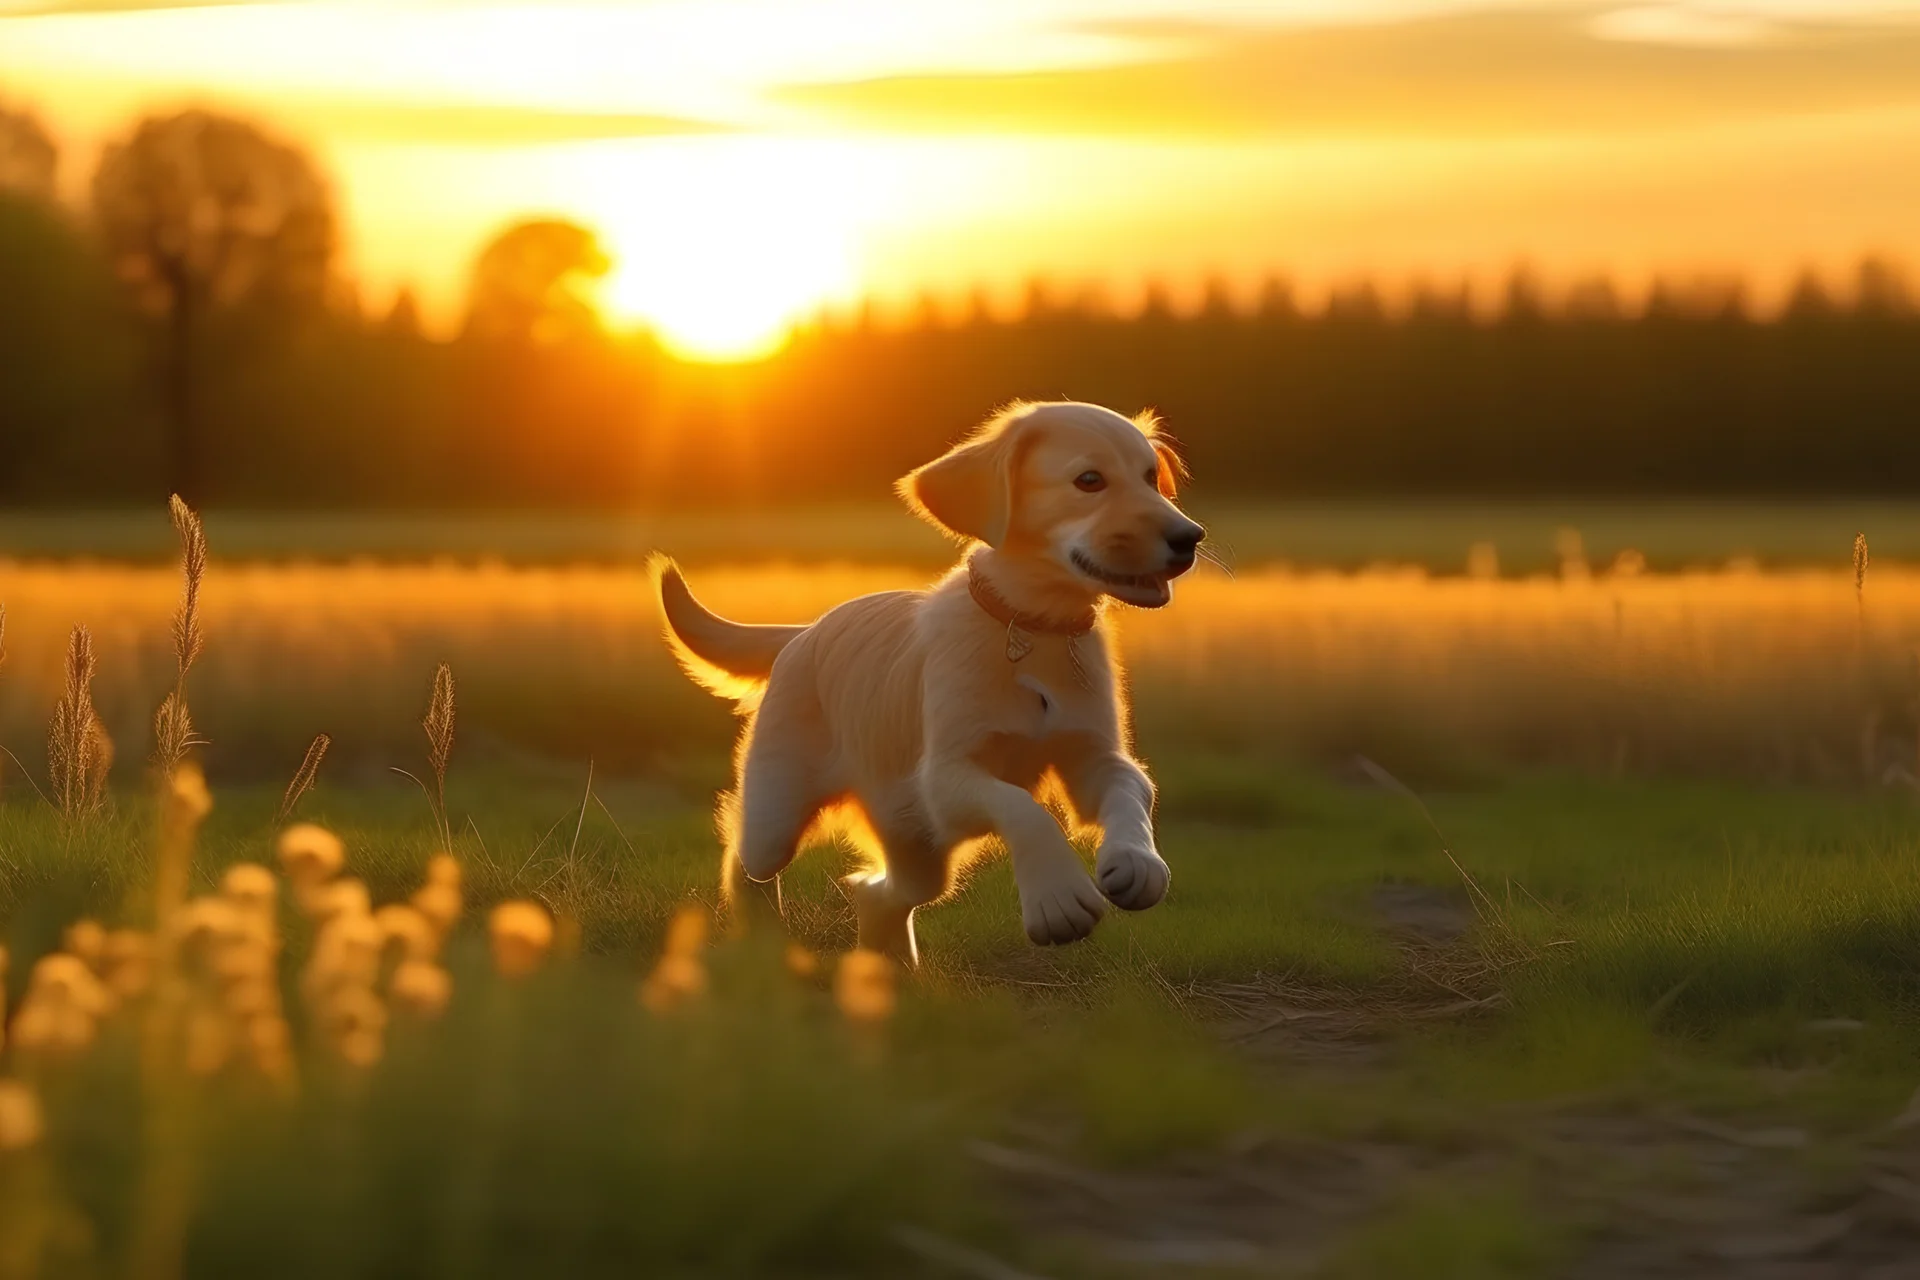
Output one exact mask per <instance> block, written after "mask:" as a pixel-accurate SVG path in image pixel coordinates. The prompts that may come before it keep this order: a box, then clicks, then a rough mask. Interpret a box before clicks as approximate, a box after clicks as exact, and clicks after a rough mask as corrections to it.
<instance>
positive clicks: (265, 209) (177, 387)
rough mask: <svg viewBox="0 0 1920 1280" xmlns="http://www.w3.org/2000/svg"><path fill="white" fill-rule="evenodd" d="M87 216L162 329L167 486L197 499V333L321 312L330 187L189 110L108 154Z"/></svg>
mask: <svg viewBox="0 0 1920 1280" xmlns="http://www.w3.org/2000/svg"><path fill="white" fill-rule="evenodd" d="M93 208H94V217H95V220H96V221H97V222H98V224H99V228H100V233H101V236H102V237H103V239H104V240H105V243H106V245H107V248H108V251H109V252H110V254H111V255H112V258H113V261H114V265H115V267H116V269H117V270H118V272H119V274H120V276H121V278H122V279H123V280H125V281H126V282H127V283H128V284H129V285H130V286H131V287H132V288H133V289H134V291H135V296H136V297H137V298H138V299H139V300H140V301H141V303H142V304H143V305H145V306H146V307H147V308H149V309H150V310H151V311H152V313H153V314H155V315H157V316H158V317H159V318H160V319H161V321H162V323H163V325H164V328H165V334H166V342H165V358H164V361H163V365H164V370H165V375H164V385H165V393H164V400H165V405H166V420H167V433H168V455H169V457H168V469H169V471H170V473H171V474H170V475H169V476H168V483H169V484H170V485H171V487H172V488H173V490H174V491H175V492H177V493H180V494H182V495H183V496H185V497H187V498H188V499H189V500H190V501H201V500H204V497H205V494H204V492H203V487H204V483H205V475H204V469H205V466H206V461H207V460H206V458H205V457H204V456H203V449H202V442H201V440H200V438H199V435H200V424H199V421H198V416H197V412H196V395H195V390H196V369H195V364H196V345H197V341H198V333H199V330H200V328H201V326H202V324H203V323H204V320H205V318H206V315H207V313H209V312H210V311H213V310H215V309H219V308H228V307H235V306H238V305H241V304H259V305H261V306H263V307H265V308H268V309H281V310H299V309H318V308H319V307H320V306H321V305H322V304H323V303H324V301H325V299H326V293H327V288H328V284H329V272H330V269H331V265H332V259H333V251H334V240H335V227H334V216H333V209H332V205H331V202H330V200H329V196H328V192H327V188H326V184H325V183H324V182H323V181H322V180H321V178H320V175H319V174H318V173H317V172H316V171H315V169H314V167H313V165H312V164H311V162H309V161H308V159H307V157H306V156H305V155H304V154H303V153H302V152H300V151H299V150H297V149H296V148H294V147H291V146H288V145H285V144H283V143H280V142H276V141H274V140H273V139H271V138H269V137H267V136H266V135H265V134H263V133H261V132H260V131H259V130H258V129H256V128H255V127H254V126H253V125H251V124H249V123H247V122H246V121H244V120H235V119H232V118H229V117H226V116H220V115H215V114H213V113H211V112H207V111H200V110H193V111H184V112H181V113H180V114H178V115H171V116H151V117H148V118H147V119H144V120H142V121H141V122H140V123H139V125H138V126H137V127H136V128H135V129H134V131H133V134H132V136H131V137H129V138H127V139H126V140H125V141H122V142H117V143H114V144H112V145H110V146H108V147H107V148H106V150H105V151H104V152H103V153H102V154H101V157H100V167H99V170H98V171H97V172H96V173H95V174H94V179H93Z"/></svg>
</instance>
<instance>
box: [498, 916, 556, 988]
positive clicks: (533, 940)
mask: <svg viewBox="0 0 1920 1280" xmlns="http://www.w3.org/2000/svg"><path fill="white" fill-rule="evenodd" d="M487 924H488V932H489V934H490V935H491V937H492V941H493V964H494V968H496V969H498V970H499V971H500V972H501V973H503V974H505V975H506V976H508V977H518V976H520V975H523V974H528V973H532V972H533V971H534V970H535V969H538V968H539V967H540V962H541V960H543V959H545V958H546V954H547V948H549V947H551V946H552V945H553V918H552V917H551V916H549V915H548V914H547V909H546V908H545V907H543V906H541V905H540V904H538V903H535V902H503V903H501V904H500V905H499V906H497V907H495V908H494V909H493V915H492V916H491V917H490V918H489V920H488V922H487Z"/></svg>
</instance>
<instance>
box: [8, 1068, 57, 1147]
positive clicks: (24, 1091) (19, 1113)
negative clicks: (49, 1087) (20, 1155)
mask: <svg viewBox="0 0 1920 1280" xmlns="http://www.w3.org/2000/svg"><path fill="white" fill-rule="evenodd" d="M45 1132H46V1118H45V1117H44V1116H43V1115H42V1114H41V1111H40V1097H39V1095H38V1094H36V1093H34V1091H33V1089H32V1087H31V1086H29V1085H27V1084H24V1083H22V1082H21V1081H19V1080H0V1151H23V1150H25V1149H26V1148H28V1147H31V1146H32V1145H34V1144H35V1143H36V1142H38V1141H40V1137H41V1135H42V1134H43V1133H45Z"/></svg>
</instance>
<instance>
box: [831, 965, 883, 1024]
mask: <svg viewBox="0 0 1920 1280" xmlns="http://www.w3.org/2000/svg"><path fill="white" fill-rule="evenodd" d="M833 999H834V1003H836V1004H838V1005H839V1006H840V1012H841V1013H843V1014H845V1015H846V1016H847V1017H849V1018H851V1019H853V1020H854V1021H856V1022H881V1021H884V1020H886V1019H887V1018H890V1017H892V1016H893V1008H894V991H893V961H891V960H889V959H887V957H885V956H883V955H881V954H880V953H879V952H878V951H850V952H848V953H847V954H846V955H844V956H842V957H841V958H840V967H839V968H838V969H837V970H836V971H835V972H834V975H833Z"/></svg>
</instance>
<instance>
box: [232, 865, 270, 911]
mask: <svg viewBox="0 0 1920 1280" xmlns="http://www.w3.org/2000/svg"><path fill="white" fill-rule="evenodd" d="M220 896H222V897H223V898H225V899H226V900H227V902H228V903H229V904H231V905H232V906H233V907H234V908H235V909H236V910H238V911H241V912H244V913H246V914H247V915H250V916H257V917H264V918H266V919H269V920H271V919H272V918H273V908H274V904H275V903H276V902H277V901H278V900H279V897H280V882H279V881H278V880H275V879H274V878H273V872H271V871H269V870H267V869H266V868H265V867H263V866H261V865H260V864H259V863H257V862H236V863H235V864H234V865H232V866H231V867H228V868H227V873H226V874H225V875H224V876H222V877H220Z"/></svg>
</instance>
